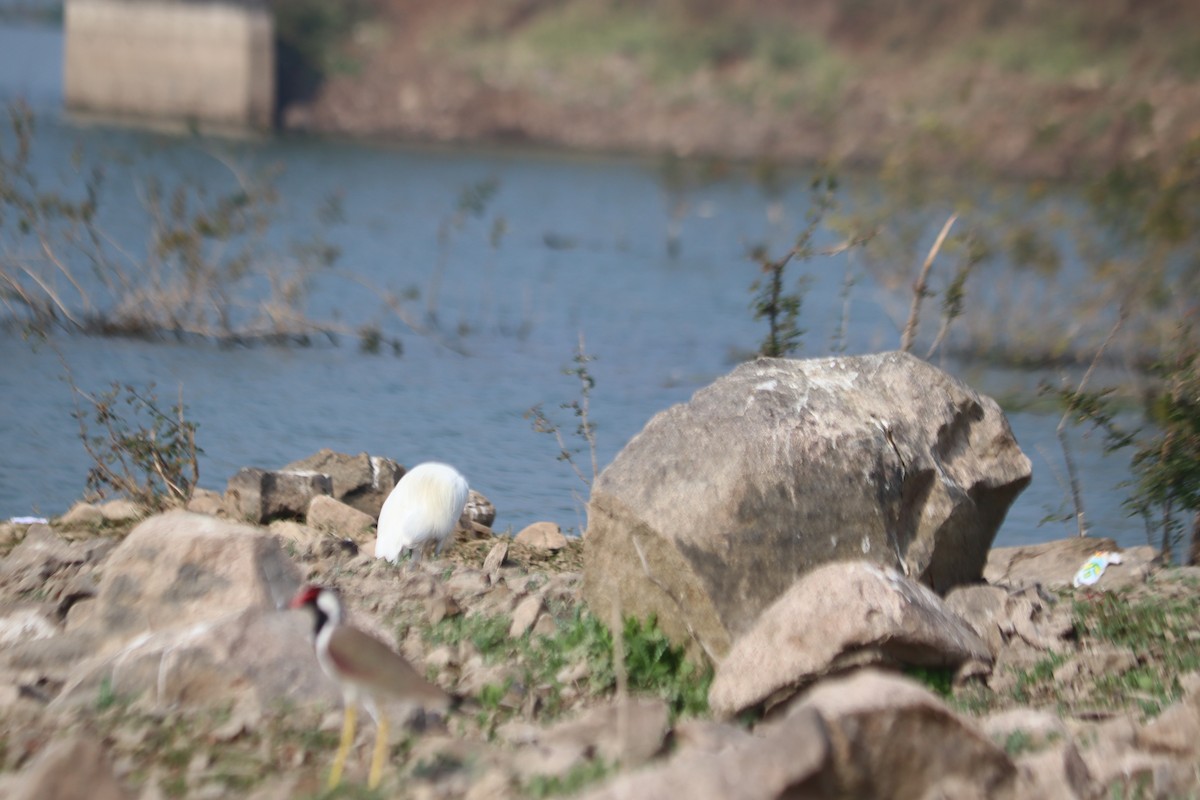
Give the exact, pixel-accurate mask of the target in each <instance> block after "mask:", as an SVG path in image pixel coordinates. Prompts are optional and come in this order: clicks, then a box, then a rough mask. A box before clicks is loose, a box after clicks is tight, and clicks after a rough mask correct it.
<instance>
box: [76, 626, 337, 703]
mask: <svg viewBox="0 0 1200 800" xmlns="http://www.w3.org/2000/svg"><path fill="white" fill-rule="evenodd" d="M310 637H311V623H310V621H309V620H308V619H307V618H305V617H304V616H303V615H301V614H293V613H283V612H280V611H277V610H276V609H273V608H269V609H268V608H262V607H257V608H247V609H244V610H242V611H240V612H236V613H232V614H230V613H224V614H214V615H212V616H211V617H209V618H208V619H206V620H199V621H193V622H192V623H191V624H186V625H178V626H173V627H166V628H161V629H159V630H156V631H154V632H153V633H150V634H144V635H142V636H139V637H137V638H135V639H133V640H132V641H130V642H129V643H127V644H126V645H125V646H124V647H122V648H121V649H120V650H118V651H116V652H115V653H113V654H111V655H108V656H101V657H99V658H95V659H91V660H89V661H88V662H87V663H85V664H83V665H80V666H79V667H78V668H77V669H76V670H74V677H73V678H72V680H71V681H70V682H69V683H68V684H67V685H66V686H64V687H63V690H62V693H61V694H60V695H59V696H58V697H57V698H56V699H55V700H54V703H53V706H54V707H56V708H70V707H76V706H87V705H89V704H91V703H94V702H95V701H96V698H97V696H98V695H99V693H100V691H101V687H102V686H106V687H107V689H106V691H109V692H111V693H112V694H113V695H114V696H116V697H120V698H123V699H125V700H129V701H134V700H140V701H141V702H142V704H144V705H148V706H149V707H151V708H159V709H162V708H174V707H184V708H200V707H216V706H220V705H223V704H226V703H228V702H229V701H230V700H233V699H239V698H240V699H239V703H243V704H245V703H250V704H252V705H250V706H247V707H251V708H253V707H257V708H260V709H261V708H267V707H271V706H276V705H278V704H279V703H281V702H282V701H285V700H286V701H287V702H288V704H289V705H291V706H293V707H312V706H318V707H322V706H323V707H332V706H334V705H336V704H337V703H338V701H339V699H340V697H341V694H340V691H339V690H338V688H337V687H336V686H335V685H334V684H333V682H332V681H330V680H329V679H328V678H327V677H326V676H325V674H324V673H323V672H321V670H320V667H319V665H318V663H317V660H316V658H315V657H314V656H313V651H312V644H311V641H310Z"/></svg>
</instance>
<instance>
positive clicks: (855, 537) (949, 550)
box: [584, 353, 1031, 659]
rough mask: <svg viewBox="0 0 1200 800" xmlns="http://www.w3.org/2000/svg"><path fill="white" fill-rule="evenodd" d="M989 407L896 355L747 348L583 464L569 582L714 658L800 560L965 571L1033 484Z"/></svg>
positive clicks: (946, 584)
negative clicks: (586, 497)
mask: <svg viewBox="0 0 1200 800" xmlns="http://www.w3.org/2000/svg"><path fill="white" fill-rule="evenodd" d="M1030 475H1031V471H1030V462H1029V459H1028V458H1026V457H1025V455H1024V454H1023V453H1022V452H1021V450H1020V448H1019V447H1018V446H1017V443H1016V441H1015V439H1014V438H1013V435H1012V432H1011V430H1010V428H1009V426H1008V422H1007V420H1006V419H1005V417H1004V414H1003V413H1002V412H1001V410H1000V408H999V406H997V405H996V403H995V402H994V401H992V400H991V399H990V398H987V397H985V396H982V395H980V394H978V393H977V392H975V391H973V390H971V389H970V388H969V387H967V386H966V385H964V384H963V383H961V382H960V381H958V380H956V379H955V378H953V377H951V376H950V375H948V374H946V373H945V372H942V371H941V370H939V369H937V368H935V367H933V366H931V365H929V364H928V363H926V362H924V361H921V360H920V359H917V358H915V357H913V356H910V355H906V354H903V353H883V354H879V355H871V356H861V357H846V358H831V359H813V360H808V361H794V360H786V359H757V360H755V361H752V362H747V363H745V364H742V365H741V366H739V367H737V368H736V369H735V370H734V371H733V372H731V373H730V374H729V375H727V376H725V377H723V378H721V379H719V380H718V381H716V382H715V383H713V384H712V385H711V386H709V387H707V388H704V389H702V390H700V391H698V392H697V393H696V394H695V395H694V396H693V397H692V399H691V400H690V401H689V402H687V403H685V404H681V405H677V406H674V407H672V408H670V409H668V410H666V411H664V412H662V413H660V414H658V415H656V416H655V417H654V418H653V419H652V420H650V422H649V423H647V425H646V426H645V428H643V430H642V431H641V432H640V433H639V434H638V435H637V436H635V437H634V438H633V439H632V440H631V441H630V442H629V443H628V444H627V445H626V446H625V448H624V449H623V450H622V451H621V452H620V453H619V454H618V455H617V457H616V459H615V460H614V461H613V462H612V463H611V464H610V465H609V466H608V467H607V468H606V469H605V470H604V471H603V472H602V473H601V474H600V476H599V477H598V478H597V480H596V482H595V484H594V486H593V489H592V495H591V499H590V503H589V506H588V545H589V546H588V548H587V549H586V551H585V565H586V566H585V570H584V572H585V576H586V579H585V587H584V594H585V597H586V599H587V601H588V604H589V606H591V608H592V609H593V611H594V612H596V613H597V614H599V615H600V616H602V618H604V619H605V620H606V621H609V622H611V621H612V619H611V617H612V615H613V613H614V612H613V609H616V608H620V609H621V612H622V613H624V614H628V615H634V616H639V617H646V616H649V615H651V614H653V615H655V616H656V617H657V618H658V620H659V623H660V625H661V626H662V627H663V630H664V631H665V632H666V633H667V634H668V635H669V636H670V637H671V638H672V639H674V640H675V641H677V642H687V643H688V645H689V647H691V646H692V645H693V644H695V645H697V646H698V647H699V649H702V650H703V651H705V652H706V653H708V654H709V655H710V656H711V657H713V658H714V659H719V658H720V656H722V655H723V654H724V653H725V652H726V651H727V650H728V649H729V646H730V645H731V643H732V641H733V639H734V638H735V637H736V636H738V635H739V634H741V633H743V632H744V631H746V630H748V629H749V628H750V627H751V626H752V625H753V624H754V622H755V620H756V619H757V617H758V615H759V613H760V612H761V611H762V610H763V609H764V608H766V607H767V606H768V605H770V603H772V602H773V601H774V600H775V599H776V598H777V597H778V596H779V595H781V594H782V593H783V592H785V591H786V590H787V589H788V588H789V587H790V586H791V585H792V584H793V583H794V582H795V580H796V579H797V578H799V577H800V576H801V575H803V574H804V573H805V572H807V571H809V570H811V569H813V568H815V567H817V566H819V565H821V564H823V563H827V562H830V561H837V560H845V559H851V558H853V559H863V558H866V559H870V560H874V561H877V562H879V563H882V564H886V565H889V566H894V567H897V568H899V569H901V570H902V571H904V572H905V573H906V574H908V575H910V576H912V577H913V578H914V579H916V580H919V581H921V582H922V583H926V584H928V585H930V586H932V587H933V588H934V589H935V590H937V591H939V592H945V591H946V590H948V589H950V588H951V587H953V586H955V585H958V584H962V583H968V582H972V581H977V580H979V578H980V576H981V574H982V571H983V565H984V562H985V559H986V557H987V552H988V549H989V548H990V546H991V543H992V539H993V538H994V537H995V534H996V531H997V529H998V528H999V526H1000V524H1001V522H1002V521H1003V519H1004V516H1005V514H1006V513H1007V512H1008V508H1009V506H1010V505H1011V503H1012V501H1013V500H1014V499H1015V498H1016V496H1017V495H1018V494H1019V493H1020V492H1021V491H1022V490H1023V489H1024V488H1025V486H1026V485H1027V484H1028V483H1029V480H1030Z"/></svg>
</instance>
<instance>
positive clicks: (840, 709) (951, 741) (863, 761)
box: [789, 669, 1019, 800]
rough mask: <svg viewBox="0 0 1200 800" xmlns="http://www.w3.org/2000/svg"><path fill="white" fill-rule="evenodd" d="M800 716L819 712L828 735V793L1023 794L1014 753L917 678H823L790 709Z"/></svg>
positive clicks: (909, 797) (899, 798)
mask: <svg viewBox="0 0 1200 800" xmlns="http://www.w3.org/2000/svg"><path fill="white" fill-rule="evenodd" d="M799 712H810V713H811V712H816V713H817V714H819V715H820V717H821V718H822V719H823V720H824V721H825V725H826V726H827V728H828V730H829V738H830V741H831V742H832V745H833V746H832V748H831V750H832V755H833V757H832V759H831V763H830V765H829V767H828V771H829V773H830V775H831V780H832V783H833V785H834V786H835V787H836V790H837V793H836V794H830V795H828V796H831V797H871V798H878V800H889V799H890V800H922V799H923V798H932V797H945V798H960V797H961V798H968V797H978V798H981V799H982V798H989V799H990V798H1005V797H1012V798H1014V800H1015V797H1016V796H1019V795H1014V791H1015V786H1016V779H1017V769H1016V766H1015V765H1014V764H1013V762H1012V760H1011V759H1010V758H1009V757H1008V755H1007V754H1005V752H1004V751H1003V750H1002V749H1000V748H999V747H997V746H996V745H995V744H993V743H992V742H991V741H990V740H989V739H988V738H987V737H986V736H985V735H984V734H983V733H982V732H980V731H979V730H978V729H976V728H975V727H974V726H973V725H971V724H970V723H968V722H966V721H965V720H963V719H961V718H960V717H959V716H957V715H956V714H955V713H954V712H952V711H951V710H950V709H949V708H947V707H946V705H945V704H944V703H943V702H942V701H941V700H939V699H938V698H937V697H935V696H934V695H933V694H932V693H930V692H929V691H928V690H926V689H925V688H924V687H922V686H919V685H918V684H916V683H914V682H913V681H910V680H907V679H905V678H901V677H899V676H897V675H891V674H887V673H883V672H879V671H877V670H871V669H867V670H861V671H859V672H856V673H854V674H853V675H851V676H850V677H847V678H842V679H837V680H827V681H822V682H821V683H820V684H818V685H817V686H815V687H814V688H813V689H812V690H811V691H810V692H809V693H808V694H806V695H805V696H804V697H802V698H800V700H799V701H798V702H797V703H796V704H795V705H794V706H793V708H792V709H791V710H790V711H789V713H790V714H791V713H799Z"/></svg>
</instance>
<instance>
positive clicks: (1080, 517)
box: [1054, 306, 1128, 538]
mask: <svg viewBox="0 0 1200 800" xmlns="http://www.w3.org/2000/svg"><path fill="white" fill-rule="evenodd" d="M1127 316H1128V311H1127V310H1126V309H1125V307H1124V306H1122V307H1121V310H1120V313H1118V315H1117V321H1116V323H1115V324H1114V325H1113V327H1112V330H1110V331H1109V332H1108V336H1106V337H1105V339H1104V341H1103V342H1102V343H1101V345H1100V348H1099V349H1098V350H1096V355H1095V356H1094V357H1093V358H1092V363H1091V364H1089V365H1088V368H1087V370H1086V371H1084V373H1083V377H1082V378H1081V379H1080V380H1079V386H1078V387H1077V388H1076V389H1075V393H1076V394H1081V393H1082V392H1083V390H1084V387H1085V386H1087V382H1088V381H1089V380H1090V379H1091V377H1092V373H1093V372H1095V371H1096V365H1097V364H1099V363H1100V358H1101V357H1102V356H1103V355H1104V351H1105V350H1107V349H1108V346H1109V344H1111V343H1112V340H1113V338H1114V337H1115V336H1116V335H1117V331H1119V330H1120V329H1121V326H1122V325H1123V324H1125V318H1126V317H1127ZM1070 418H1071V412H1070V409H1068V410H1067V411H1065V412H1063V415H1062V419H1060V420H1059V421H1058V426H1057V427H1056V428H1055V429H1054V433H1055V436H1057V437H1058V443H1059V445H1060V446H1061V447H1062V451H1063V462H1064V463H1065V464H1066V467H1067V480H1068V482H1069V484H1070V486H1071V502H1072V504H1073V505H1074V507H1075V529H1076V531H1077V532H1078V534H1079V536H1080V538H1082V537H1084V536H1087V534H1088V526H1087V518H1086V516H1085V515H1084V510H1083V491H1082V489H1081V488H1080V485H1079V472H1078V471H1077V470H1076V469H1075V458H1074V456H1073V455H1072V454H1071V447H1070V444H1069V440H1068V439H1067V422H1068V421H1069V420H1070Z"/></svg>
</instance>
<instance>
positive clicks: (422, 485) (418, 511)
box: [375, 461, 470, 564]
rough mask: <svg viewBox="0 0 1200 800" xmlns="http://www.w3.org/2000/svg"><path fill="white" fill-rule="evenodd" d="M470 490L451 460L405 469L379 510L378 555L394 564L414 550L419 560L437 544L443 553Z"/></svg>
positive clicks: (414, 560)
mask: <svg viewBox="0 0 1200 800" xmlns="http://www.w3.org/2000/svg"><path fill="white" fill-rule="evenodd" d="M469 494H470V490H469V489H468V487H467V479H466V478H464V477H463V476H462V475H460V474H459V473H458V470H456V469H455V468H454V467H452V466H450V465H448V464H439V463H437V462H434V461H430V462H426V463H424V464H418V465H417V466H415V467H413V468H412V469H410V470H409V471H408V472H406V473H404V477H403V478H401V479H400V482H399V483H397V484H396V488H395V489H392V491H391V493H390V494H389V495H388V497H387V500H385V501H384V503H383V508H381V509H380V510H379V525H378V526H377V531H378V534H377V538H376V539H375V557H376V558H386V559H387V560H388V561H391V562H392V563H393V564H394V563H396V562H398V561H399V560H400V555H401V554H402V553H403V552H404V551H405V550H412V554H413V555H412V560H413V562H414V563H415V562H417V561H420V560H421V555H422V553H423V552H424V551H425V550H426V549H428V548H429V547H430V546H431V545H434V544H436V545H437V554H438V555H441V553H442V548H443V547H445V546H446V541H447V540H448V539H449V538H450V536H451V535H452V534H453V533H454V526H455V524H456V523H457V522H458V519H459V517H461V516H462V513H463V508H464V507H465V506H466V505H467V496H468V495H469Z"/></svg>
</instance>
